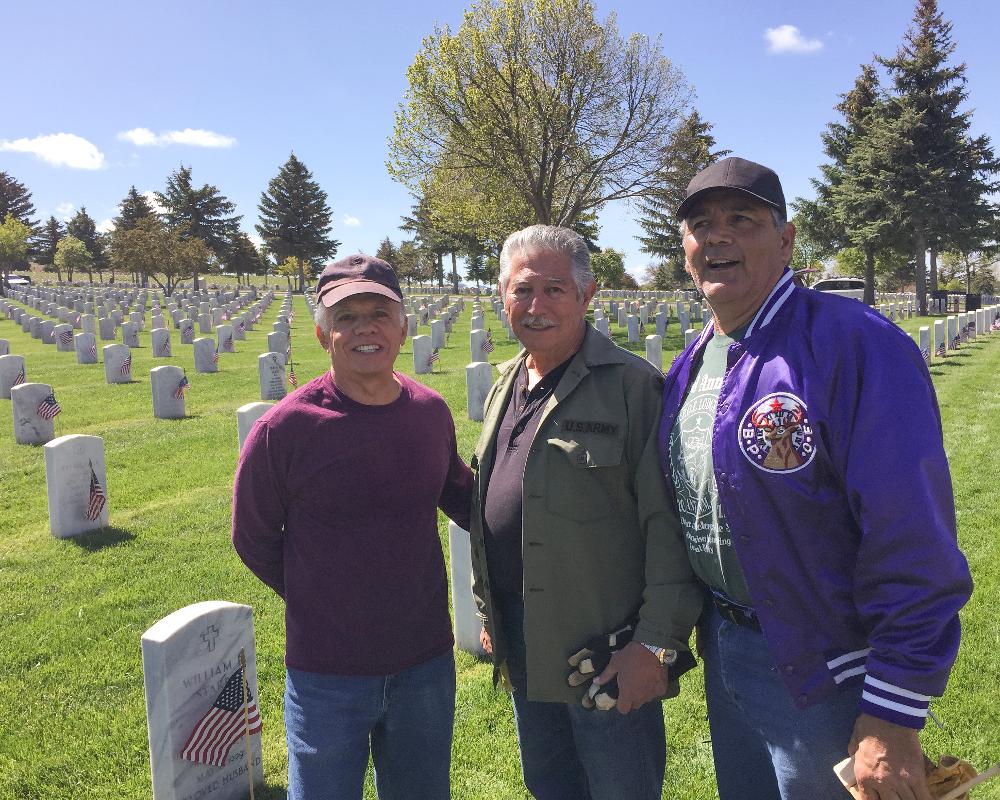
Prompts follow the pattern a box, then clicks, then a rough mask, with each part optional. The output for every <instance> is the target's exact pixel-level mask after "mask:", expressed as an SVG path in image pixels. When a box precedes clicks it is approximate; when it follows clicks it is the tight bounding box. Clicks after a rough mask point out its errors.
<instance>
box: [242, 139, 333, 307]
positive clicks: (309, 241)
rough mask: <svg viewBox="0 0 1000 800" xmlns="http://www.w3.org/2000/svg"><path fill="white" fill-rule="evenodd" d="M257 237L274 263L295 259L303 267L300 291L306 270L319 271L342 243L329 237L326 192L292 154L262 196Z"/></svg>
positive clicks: (258, 206)
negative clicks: (262, 242) (258, 236)
mask: <svg viewBox="0 0 1000 800" xmlns="http://www.w3.org/2000/svg"><path fill="white" fill-rule="evenodd" d="M257 208H258V209H259V210H260V224H259V225H257V233H259V234H260V236H261V238H262V239H263V240H264V242H265V243H266V244H267V246H268V248H269V249H270V251H271V252H272V253H273V254H274V256H275V259H276V260H277V261H278V262H279V263H282V264H284V263H285V261H286V260H287V258H288V257H289V256H295V257H296V258H297V259H298V263H299V265H300V267H301V270H300V274H299V276H298V284H299V286H298V288H299V291H302V290H303V289H304V288H305V268H306V267H307V266H309V267H311V269H312V271H313V272H316V271H318V269H319V268H320V267H321V266H322V264H323V261H324V260H325V259H328V258H332V257H333V256H334V255H336V253H337V248H338V247H340V242H338V241H337V240H336V239H333V238H332V237H331V236H330V231H331V225H330V214H331V212H330V207H329V206H328V205H327V197H326V192H324V191H323V190H322V189H321V188H320V185H319V184H318V183H317V182H316V181H315V180H313V176H312V173H311V172H310V171H309V170H308V169H307V168H306V165H305V164H303V163H302V162H301V161H299V159H298V158H296V157H295V153H292V154H291V155H290V156H289V157H288V161H286V162H285V163H284V164H283V165H282V167H281V169H280V170H279V171H278V174H277V175H276V176H275V177H274V178H272V179H271V181H270V183H268V185H267V191H266V192H262V193H261V195H260V203H258V205H257Z"/></svg>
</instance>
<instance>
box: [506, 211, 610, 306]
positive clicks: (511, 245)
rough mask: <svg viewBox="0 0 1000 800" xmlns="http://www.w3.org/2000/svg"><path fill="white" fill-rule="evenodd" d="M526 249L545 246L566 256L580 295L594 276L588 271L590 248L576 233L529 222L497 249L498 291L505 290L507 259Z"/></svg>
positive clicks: (507, 271) (538, 248)
mask: <svg viewBox="0 0 1000 800" xmlns="http://www.w3.org/2000/svg"><path fill="white" fill-rule="evenodd" d="M529 250H548V251H550V252H553V253H561V254H563V255H566V256H569V263H570V266H571V267H572V268H573V282H574V283H575V284H576V291H577V295H578V296H582V295H583V293H584V292H585V291H587V287H588V286H590V284H591V282H592V281H593V280H594V273H593V272H591V271H590V250H589V249H588V248H587V243H586V242H585V241H584V239H583V237H582V236H581V235H580V234H579V233H577V232H576V231H574V230H572V229H570V228H562V227H559V226H557V225H529V226H528V227H527V228H524V229H523V230H519V231H515V232H514V233H512V234H511V235H510V236H508V237H507V241H505V242H504V243H503V250H501V251H500V291H501V292H506V291H507V281H508V280H510V261H511V259H512V258H513V257H514V254H515V253H523V252H526V251H529Z"/></svg>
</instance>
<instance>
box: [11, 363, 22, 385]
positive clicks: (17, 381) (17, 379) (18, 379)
mask: <svg viewBox="0 0 1000 800" xmlns="http://www.w3.org/2000/svg"><path fill="white" fill-rule="evenodd" d="M21 383H24V366H23V365H22V366H21V369H20V370H18V373H17V375H15V376H14V382H13V383H12V384H11V386H17V385H18V384H21Z"/></svg>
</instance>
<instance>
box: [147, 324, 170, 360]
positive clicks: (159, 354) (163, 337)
mask: <svg viewBox="0 0 1000 800" xmlns="http://www.w3.org/2000/svg"><path fill="white" fill-rule="evenodd" d="M149 335H150V341H151V344H150V349H151V350H152V351H153V358H170V331H169V330H167V329H166V328H153V330H152V331H151V332H150V334H149Z"/></svg>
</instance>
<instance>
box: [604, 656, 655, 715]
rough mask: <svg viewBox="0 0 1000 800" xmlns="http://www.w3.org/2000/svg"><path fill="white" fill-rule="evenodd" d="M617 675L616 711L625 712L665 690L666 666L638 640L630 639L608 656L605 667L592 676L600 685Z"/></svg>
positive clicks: (632, 709) (652, 698) (653, 698)
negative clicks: (609, 660) (595, 676)
mask: <svg viewBox="0 0 1000 800" xmlns="http://www.w3.org/2000/svg"><path fill="white" fill-rule="evenodd" d="M616 676H617V678H618V702H617V703H616V704H615V708H616V709H617V710H618V713H619V714H627V713H628V712H629V711H634V710H635V709H637V708H639V707H640V706H642V705H644V704H645V703H648V702H649V701H650V700H658V699H659V698H661V697H663V696H664V695H665V694H666V693H667V670H666V667H664V666H663V665H662V664H660V662H659V659H657V657H656V656H655V655H653V654H652V653H651V652H650V651H649V650H647V649H646V648H645V647H643V646H642V645H641V644H639V643H638V642H629V643H628V644H627V645H625V647H623V648H622V649H621V650H619V651H618V652H617V653H615V654H614V655H613V656H612V657H611V663H609V664H608V667H607V669H605V670H604V672H602V673H601V674H600V675H598V676H597V678H595V681H596V682H597V683H598V684H599V685H601V686H603V685H604V684H606V683H607V682H608V681H610V680H611V679H612V678H614V677H616Z"/></svg>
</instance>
